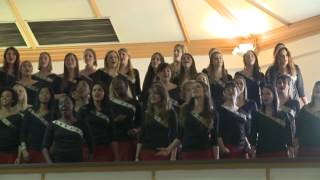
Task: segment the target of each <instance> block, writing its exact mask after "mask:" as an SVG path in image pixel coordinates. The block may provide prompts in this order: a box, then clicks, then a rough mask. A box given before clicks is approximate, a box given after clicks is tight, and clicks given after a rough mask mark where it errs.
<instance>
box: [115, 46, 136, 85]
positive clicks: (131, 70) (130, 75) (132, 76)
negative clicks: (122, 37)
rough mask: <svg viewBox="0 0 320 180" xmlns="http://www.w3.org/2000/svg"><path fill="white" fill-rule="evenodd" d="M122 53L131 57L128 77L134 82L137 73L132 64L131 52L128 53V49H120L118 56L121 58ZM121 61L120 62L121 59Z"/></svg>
mask: <svg viewBox="0 0 320 180" xmlns="http://www.w3.org/2000/svg"><path fill="white" fill-rule="evenodd" d="M120 52H124V53H126V54H127V55H128V56H129V59H128V66H127V69H128V72H127V74H126V75H127V76H128V77H129V79H130V80H133V79H134V78H135V75H136V74H135V72H134V70H133V66H132V63H131V55H130V53H129V51H128V49H126V48H120V49H119V50H118V54H119V56H120ZM119 61H120V59H119ZM121 67H122V66H121V63H120V67H119V69H121Z"/></svg>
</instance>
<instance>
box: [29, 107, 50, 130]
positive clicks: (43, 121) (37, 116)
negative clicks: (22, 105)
mask: <svg viewBox="0 0 320 180" xmlns="http://www.w3.org/2000/svg"><path fill="white" fill-rule="evenodd" d="M28 111H29V112H30V113H31V114H32V115H33V116H34V117H36V118H37V119H39V120H40V121H41V122H42V124H44V125H45V126H48V125H49V123H48V122H47V121H46V120H45V119H44V118H43V117H42V116H39V115H38V114H36V113H35V112H34V111H33V110H32V109H29V110H28Z"/></svg>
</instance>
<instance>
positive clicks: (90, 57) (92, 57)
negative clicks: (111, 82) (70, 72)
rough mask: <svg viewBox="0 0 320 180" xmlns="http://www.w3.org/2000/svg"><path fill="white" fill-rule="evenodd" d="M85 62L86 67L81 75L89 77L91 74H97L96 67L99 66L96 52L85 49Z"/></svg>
mask: <svg viewBox="0 0 320 180" xmlns="http://www.w3.org/2000/svg"><path fill="white" fill-rule="evenodd" d="M83 60H84V63H85V67H84V69H82V70H81V71H80V75H81V76H84V77H89V75H90V74H93V73H95V72H96V67H97V66H98V63H97V55H96V52H95V51H94V50H93V49H91V48H87V49H85V50H84V52H83Z"/></svg>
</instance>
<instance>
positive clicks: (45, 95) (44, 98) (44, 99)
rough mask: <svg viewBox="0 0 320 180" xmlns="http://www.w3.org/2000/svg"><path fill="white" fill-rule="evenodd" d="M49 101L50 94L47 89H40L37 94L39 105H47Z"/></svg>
mask: <svg viewBox="0 0 320 180" xmlns="http://www.w3.org/2000/svg"><path fill="white" fill-rule="evenodd" d="M50 99H51V94H50V91H49V89H48V88H42V89H41V90H40V92H39V101H40V103H43V104H47V103H48V102H49V101H50Z"/></svg>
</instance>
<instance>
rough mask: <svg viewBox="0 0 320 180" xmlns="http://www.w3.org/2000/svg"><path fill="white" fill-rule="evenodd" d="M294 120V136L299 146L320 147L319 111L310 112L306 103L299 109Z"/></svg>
mask: <svg viewBox="0 0 320 180" xmlns="http://www.w3.org/2000/svg"><path fill="white" fill-rule="evenodd" d="M296 120H297V122H296V124H297V133H296V137H297V138H298V139H299V144H300V147H305V148H320V131H319V129H320V113H319V112H317V113H314V112H311V111H310V109H309V107H308V105H307V106H304V107H303V108H302V109H301V111H300V112H299V114H298V115H297V118H296Z"/></svg>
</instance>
